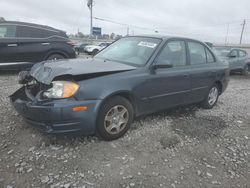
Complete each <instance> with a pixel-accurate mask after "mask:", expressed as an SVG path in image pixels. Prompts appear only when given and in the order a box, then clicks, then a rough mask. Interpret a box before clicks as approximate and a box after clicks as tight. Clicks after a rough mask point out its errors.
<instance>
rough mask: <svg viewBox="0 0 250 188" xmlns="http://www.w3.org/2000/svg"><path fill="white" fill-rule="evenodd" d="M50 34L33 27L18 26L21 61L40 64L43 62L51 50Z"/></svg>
mask: <svg viewBox="0 0 250 188" xmlns="http://www.w3.org/2000/svg"><path fill="white" fill-rule="evenodd" d="M49 34H50V33H49V32H48V31H47V30H45V29H40V28H36V27H31V26H18V27H17V36H18V47H19V55H20V58H19V61H22V62H40V61H43V60H44V58H45V56H46V54H47V53H48V51H49V50H50V48H51V47H50V46H51V43H50V41H49V38H48V37H49Z"/></svg>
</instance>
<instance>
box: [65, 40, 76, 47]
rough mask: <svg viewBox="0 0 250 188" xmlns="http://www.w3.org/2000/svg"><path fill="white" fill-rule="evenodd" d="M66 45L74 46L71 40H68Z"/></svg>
mask: <svg viewBox="0 0 250 188" xmlns="http://www.w3.org/2000/svg"><path fill="white" fill-rule="evenodd" d="M67 43H68V44H69V45H71V46H75V44H76V43H75V42H73V41H71V40H69V41H67Z"/></svg>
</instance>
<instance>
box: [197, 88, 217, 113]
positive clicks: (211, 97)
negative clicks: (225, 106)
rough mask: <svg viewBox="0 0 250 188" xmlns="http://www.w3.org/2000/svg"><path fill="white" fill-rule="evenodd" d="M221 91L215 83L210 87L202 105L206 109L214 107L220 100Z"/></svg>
mask: <svg viewBox="0 0 250 188" xmlns="http://www.w3.org/2000/svg"><path fill="white" fill-rule="evenodd" d="M219 93H220V92H219V87H218V85H217V84H214V85H213V86H212V87H211V88H210V90H209V92H208V94H207V96H206V98H205V100H204V101H203V102H202V103H201V106H202V107H203V108H205V109H212V108H213V107H214V106H215V105H216V103H217V101H218V98H219Z"/></svg>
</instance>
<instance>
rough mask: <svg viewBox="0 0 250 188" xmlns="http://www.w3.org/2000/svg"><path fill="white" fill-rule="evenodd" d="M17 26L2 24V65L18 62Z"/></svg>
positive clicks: (0, 27)
mask: <svg viewBox="0 0 250 188" xmlns="http://www.w3.org/2000/svg"><path fill="white" fill-rule="evenodd" d="M18 58H19V56H18V40H17V38H16V26H15V25H7V24H6V25H4V24H0V63H6V65H7V63H10V62H18Z"/></svg>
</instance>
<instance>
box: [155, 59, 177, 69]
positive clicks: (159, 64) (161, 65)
mask: <svg viewBox="0 0 250 188" xmlns="http://www.w3.org/2000/svg"><path fill="white" fill-rule="evenodd" d="M172 67H173V65H172V64H171V63H170V62H169V61H168V60H159V61H156V62H155V64H154V65H153V68H154V69H167V68H172Z"/></svg>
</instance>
